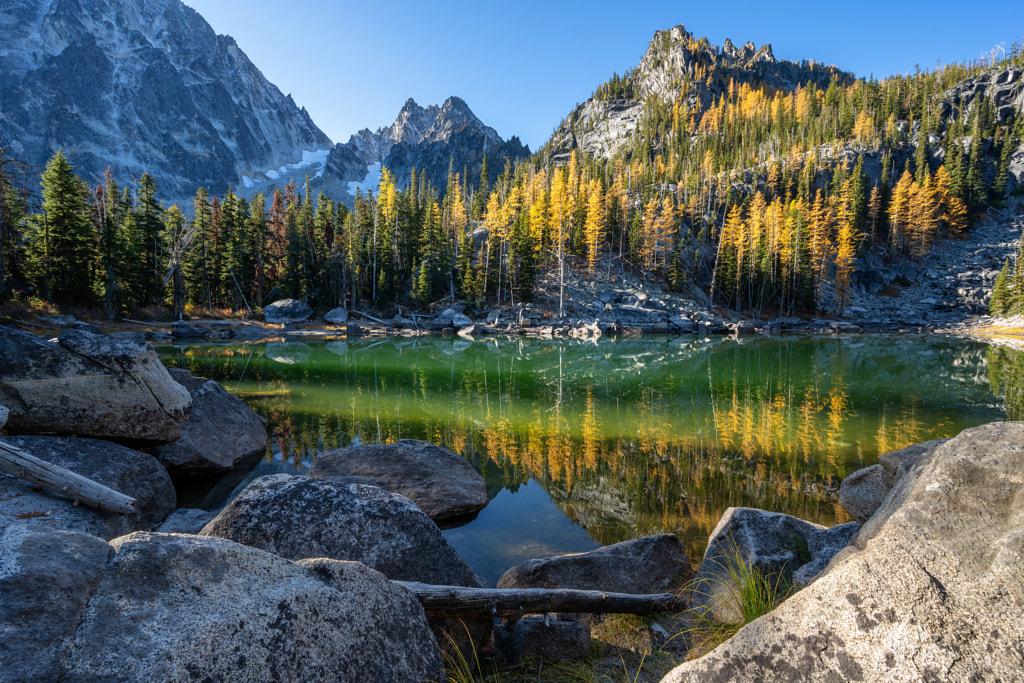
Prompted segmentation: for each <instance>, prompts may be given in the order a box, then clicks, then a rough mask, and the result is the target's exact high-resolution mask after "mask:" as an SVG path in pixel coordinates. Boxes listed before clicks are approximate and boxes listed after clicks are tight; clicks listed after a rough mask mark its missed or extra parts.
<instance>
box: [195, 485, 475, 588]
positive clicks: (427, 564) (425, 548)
mask: <svg viewBox="0 0 1024 683" xmlns="http://www.w3.org/2000/svg"><path fill="white" fill-rule="evenodd" d="M200 535H201V536H218V537H220V538H227V539H230V540H233V541H235V542H238V543H244V544H245V545H250V546H253V547H255V548H260V549H261V550H266V551H267V552H271V553H274V554H275V555H280V556H281V557H286V558H288V559H290V560H301V559H305V558H316V557H327V558H330V559H335V560H352V561H356V562H362V563H363V564H365V565H367V566H368V567H371V568H372V569H376V570H377V571H379V572H381V573H382V574H384V575H385V576H387V577H388V578H389V579H396V580H400V581H419V582H422V583H433V584H440V585H459V586H477V585H478V583H477V578H476V576H475V575H474V574H473V572H472V570H471V569H470V568H469V567H468V566H467V565H466V563H465V562H463V560H462V558H460V557H459V555H458V553H456V552H455V550H454V549H453V548H452V547H451V546H450V545H448V541H447V540H445V538H444V536H443V535H442V534H441V530H440V529H438V528H437V525H436V524H434V522H432V521H431V520H430V518H429V517H427V515H426V514H425V513H424V512H423V511H422V510H420V508H418V507H417V506H416V505H415V504H414V503H413V502H412V501H410V500H409V499H408V498H405V497H403V496H400V495H398V494H395V493H388V492H387V491H383V490H382V489H379V488H377V487H373V486H360V485H348V484H340V483H334V482H332V481H330V480H324V479H316V478H314V477H308V476H293V475H287V474H274V475H269V476H264V477H260V478H258V479H255V480H253V481H252V482H251V483H250V484H249V485H248V486H247V487H245V489H243V490H242V492H241V493H239V494H238V496H237V497H236V498H235V499H234V500H233V501H231V502H230V503H228V505H227V506H226V507H225V508H224V509H223V510H222V511H221V512H220V514H218V515H217V517H215V518H214V519H213V521H211V522H210V523H209V524H207V525H206V526H205V527H203V529H202V531H200Z"/></svg>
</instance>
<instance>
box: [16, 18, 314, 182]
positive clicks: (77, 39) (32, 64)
mask: <svg viewBox="0 0 1024 683" xmlns="http://www.w3.org/2000/svg"><path fill="white" fill-rule="evenodd" d="M0 34H2V35H3V41H0V145H4V146H6V147H7V148H8V150H7V153H8V155H10V156H13V157H17V158H20V159H23V160H25V161H28V162H30V163H33V164H38V165H40V166H41V165H43V164H44V163H45V162H46V161H47V159H48V158H49V157H50V156H51V155H52V154H53V152H55V151H56V150H58V149H61V150H64V151H65V153H66V154H67V155H68V156H69V158H70V159H71V161H72V162H73V163H74V165H75V169H76V171H77V173H78V174H79V175H80V176H81V177H82V178H83V179H85V180H87V181H89V182H98V181H100V180H101V179H102V177H103V173H104V170H105V169H106V168H108V167H109V168H110V169H111V171H112V172H113V174H114V176H115V178H116V179H117V180H118V181H119V182H121V183H122V184H127V183H131V182H133V181H134V180H135V179H137V178H138V177H139V176H140V175H141V174H142V173H144V172H147V173H149V174H150V175H152V176H153V177H154V178H156V180H157V183H158V187H159V190H160V194H161V196H162V197H164V198H168V199H176V200H183V199H187V198H188V197H189V196H191V195H192V194H193V193H194V192H195V190H196V188H197V187H200V186H205V187H207V188H208V189H210V190H211V191H213V192H222V191H224V190H226V189H227V188H228V187H230V186H236V187H239V186H241V185H243V184H246V185H247V184H250V183H251V181H250V183H246V180H245V179H246V178H247V177H248V178H255V177H264V174H266V172H267V171H268V170H270V169H276V168H279V167H283V166H288V165H294V164H301V163H302V162H303V157H304V152H305V153H306V156H307V157H308V155H309V153H310V152H316V151H317V150H323V151H324V156H326V150H327V149H329V148H330V146H331V144H332V143H331V140H330V139H329V138H328V137H327V136H326V135H325V134H324V133H323V132H322V131H321V130H320V129H319V128H317V126H316V125H315V124H314V123H313V121H312V120H311V119H310V117H309V115H308V113H307V112H306V110H305V109H300V108H299V107H297V106H296V104H295V102H294V101H293V100H292V98H291V96H290V95H288V96H286V95H284V94H282V93H281V91H280V90H279V89H278V88H277V87H276V86H274V85H273V84H271V83H270V82H269V81H267V79H266V78H265V77H264V76H263V74H262V73H261V72H260V71H259V69H257V68H256V67H255V66H254V65H253V64H252V62H251V61H249V59H248V57H246V55H245V53H244V52H242V50H241V49H240V48H239V47H238V45H237V44H236V42H235V40H234V39H233V38H231V37H229V36H223V35H217V34H216V33H215V32H214V30H213V28H212V27H211V26H210V25H209V24H208V23H207V22H206V21H205V20H204V19H203V18H202V17H201V16H200V15H199V14H198V13H197V12H196V11H195V10H193V9H192V8H190V7H187V6H186V5H184V4H183V3H182V2H181V1H180V0H5V1H4V2H3V3H2V4H0ZM265 177H267V178H269V177H270V176H269V175H266V176H265Z"/></svg>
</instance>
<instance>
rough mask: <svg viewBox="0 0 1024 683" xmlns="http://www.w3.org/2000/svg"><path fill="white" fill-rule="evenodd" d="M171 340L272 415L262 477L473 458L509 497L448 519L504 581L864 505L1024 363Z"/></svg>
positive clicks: (872, 355) (484, 571)
mask: <svg viewBox="0 0 1024 683" xmlns="http://www.w3.org/2000/svg"><path fill="white" fill-rule="evenodd" d="M159 350H160V353H161V355H162V357H163V358H164V361H165V362H166V363H167V364H168V365H169V366H172V367H174V366H176V367H186V368H189V369H190V370H191V371H192V372H193V374H195V375H198V376H203V377H209V378H211V379H216V380H218V381H220V382H221V383H222V384H223V385H224V386H225V387H226V388H227V389H228V390H229V391H232V392H233V393H235V394H237V395H239V396H240V397H242V398H243V399H244V400H245V401H246V402H247V403H248V404H249V405H250V406H252V407H253V408H254V409H255V410H256V411H257V412H258V413H259V414H261V415H262V416H263V417H265V418H266V419H267V420H268V421H269V423H270V427H271V429H272V430H273V437H272V444H271V446H270V448H269V449H268V453H267V456H266V458H265V459H264V461H263V462H262V463H260V465H259V466H258V467H257V469H256V470H255V472H253V473H252V474H248V478H251V477H252V476H256V475H259V474H265V473H271V472H303V471H305V470H306V469H307V468H308V466H309V464H310V463H311V462H312V460H313V458H315V456H316V454H317V453H319V452H322V451H325V450H329V449H332V448H338V447H342V446H347V445H351V444H354V443H369V442H380V441H395V440H398V439H405V438H414V439H423V440H425V441H431V442H433V443H437V444H441V445H443V446H446V447H448V448H450V449H452V450H454V451H455V452H456V453H459V454H460V455H462V456H463V457H465V458H466V459H467V460H468V461H469V462H470V463H472V464H473V466H474V467H475V468H476V469H477V470H478V471H479V472H481V474H483V476H484V478H485V479H486V481H487V485H488V491H489V495H490V497H491V503H490V505H489V506H488V507H487V508H485V509H484V510H483V511H482V512H481V513H480V514H479V516H477V517H476V519H474V520H472V521H470V522H469V523H467V524H465V525H463V526H460V527H457V528H452V529H447V530H445V535H446V536H447V537H448V540H449V541H450V542H451V543H452V545H453V546H454V547H455V548H456V549H457V550H458V551H459V553H460V554H461V555H462V556H463V558H464V559H465V560H466V561H467V562H468V563H469V565H470V566H471V567H472V568H473V569H474V570H475V571H476V572H477V573H478V574H480V575H481V576H483V577H484V578H486V579H487V580H488V581H490V582H491V583H492V585H493V583H494V581H495V580H496V579H497V577H498V576H499V575H500V574H501V573H502V572H503V571H504V570H505V569H507V568H508V567H510V566H512V565H513V564H516V563H517V562H520V561H522V560H525V559H528V558H532V557H542V556H545V555H552V554H559V553H566V552H579V551H584V550H589V549H591V548H595V547H598V546H599V545H604V544H608V543H614V542H617V541H621V540H626V539H629V538H635V537H638V536H644V535H649V534H655V533H663V532H670V533H675V534H677V535H678V536H679V537H680V538H681V539H683V541H684V543H685V544H686V545H687V548H688V550H689V552H690V555H691V559H693V560H694V561H698V560H699V558H700V556H701V554H702V553H703V550H704V546H705V544H706V542H707V537H708V534H709V533H710V531H711V530H712V529H713V528H714V526H715V524H716V523H717V521H718V518H719V517H720V515H721V513H722V512H723V511H724V510H725V509H726V508H728V507H730V506H749V507H759V508H764V509H768V510H776V511H780V512H786V513H789V514H793V515H796V516H799V517H802V518H804V519H808V520H811V521H814V522H819V523H821V524H827V525H831V524H835V523H837V522H842V521H847V518H846V516H845V513H844V512H843V511H842V509H841V508H840V507H839V505H838V496H837V493H836V492H837V489H838V485H839V482H840V481H842V479H843V478H844V477H845V476H847V475H848V474H850V473H851V472H853V471H854V470H856V469H858V468H860V467H864V466H867V465H870V464H873V463H875V462H877V460H878V454H879V453H883V452H886V451H890V450H895V449H897V448H901V447H903V446H906V445H909V444H912V443H917V442H920V441H925V440H928V439H934V438H940V437H947V436H953V435H955V434H957V433H959V432H960V431H962V430H963V429H965V428H967V427H970V426H974V425H977V424H981V423H984V422H989V421H992V420H1001V419H1006V418H1007V416H1009V417H1011V418H1017V417H1018V413H1019V412H1020V411H1019V410H1018V409H1016V408H1014V407H1013V406H1014V405H1017V404H1018V403H1019V402H1020V401H1019V391H1018V390H1017V387H1019V386H1021V382H1020V378H1021V374H1022V373H1021V371H1020V368H1021V367H1022V366H1024V363H1022V362H1021V354H1020V353H1019V352H1015V351H1009V350H1005V349H997V348H990V347H988V346H986V345H984V344H979V343H973V342H964V341H958V340H951V339H944V338H923V337H887V336H860V337H824V338H811V337H782V338H778V337H771V338H769V337H759V338H753V339H749V340H748V339H739V340H737V339H729V338H717V339H713V340H710V341H698V340H696V339H695V338H694V337H693V336H683V337H644V338H640V339H622V340H612V339H601V340H599V341H597V342H593V341H589V342H583V341H575V340H572V341H568V340H567V341H559V340H555V341H542V340H533V339H522V338H514V339H481V340H478V341H475V342H469V341H465V340H462V339H454V340H453V339H451V338H441V337H426V338H415V339H409V338H392V339H386V340H380V339H362V340H356V341H348V342H344V341H335V342H328V343H306V342H289V343H285V342H270V343H266V344H232V345H210V344H192V345H187V346H186V345H183V346H163V347H160V348H159ZM1004 396H1005V397H1006V398H1005V401H1004V398H1003V397H1004ZM1007 402H1008V404H1009V407H1007ZM245 481H247V479H246V473H231V474H229V475H228V476H226V477H225V478H224V480H223V481H221V482H220V483H219V484H218V485H217V486H216V487H215V489H213V490H212V491H211V490H209V487H207V488H205V489H202V490H196V491H192V492H184V493H185V495H184V496H183V500H182V501H180V503H181V504H182V505H196V506H202V507H207V508H213V507H216V506H217V505H218V504H221V503H222V502H223V500H224V499H225V498H226V497H227V496H228V495H230V493H231V491H232V490H235V489H237V488H238V486H240V485H241V484H243V483H244V482H245ZM190 497H191V499H190Z"/></svg>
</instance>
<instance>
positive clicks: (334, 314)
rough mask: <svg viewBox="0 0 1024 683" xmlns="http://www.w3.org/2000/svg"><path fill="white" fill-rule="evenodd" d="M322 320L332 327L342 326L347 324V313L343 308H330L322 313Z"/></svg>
mask: <svg viewBox="0 0 1024 683" xmlns="http://www.w3.org/2000/svg"><path fill="white" fill-rule="evenodd" d="M324 320H325V321H327V322H329V323H331V324H332V325H344V324H345V323H347V322H348V311H347V310H346V309H344V308H341V307H339V308H332V309H331V310H329V311H327V312H326V313H324Z"/></svg>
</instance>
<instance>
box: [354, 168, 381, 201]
mask: <svg viewBox="0 0 1024 683" xmlns="http://www.w3.org/2000/svg"><path fill="white" fill-rule="evenodd" d="M383 170H384V164H382V163H381V162H379V161H378V162H376V163H373V164H370V165H369V166H367V167H366V177H365V178H363V179H362V180H359V181H356V180H353V181H351V182H349V184H348V193H349V194H350V195H352V196H353V197H355V196H356V192H362V193H363V194H366V193H367V192H376V191H377V188H378V187H380V175H381V172H382V171H383Z"/></svg>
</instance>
